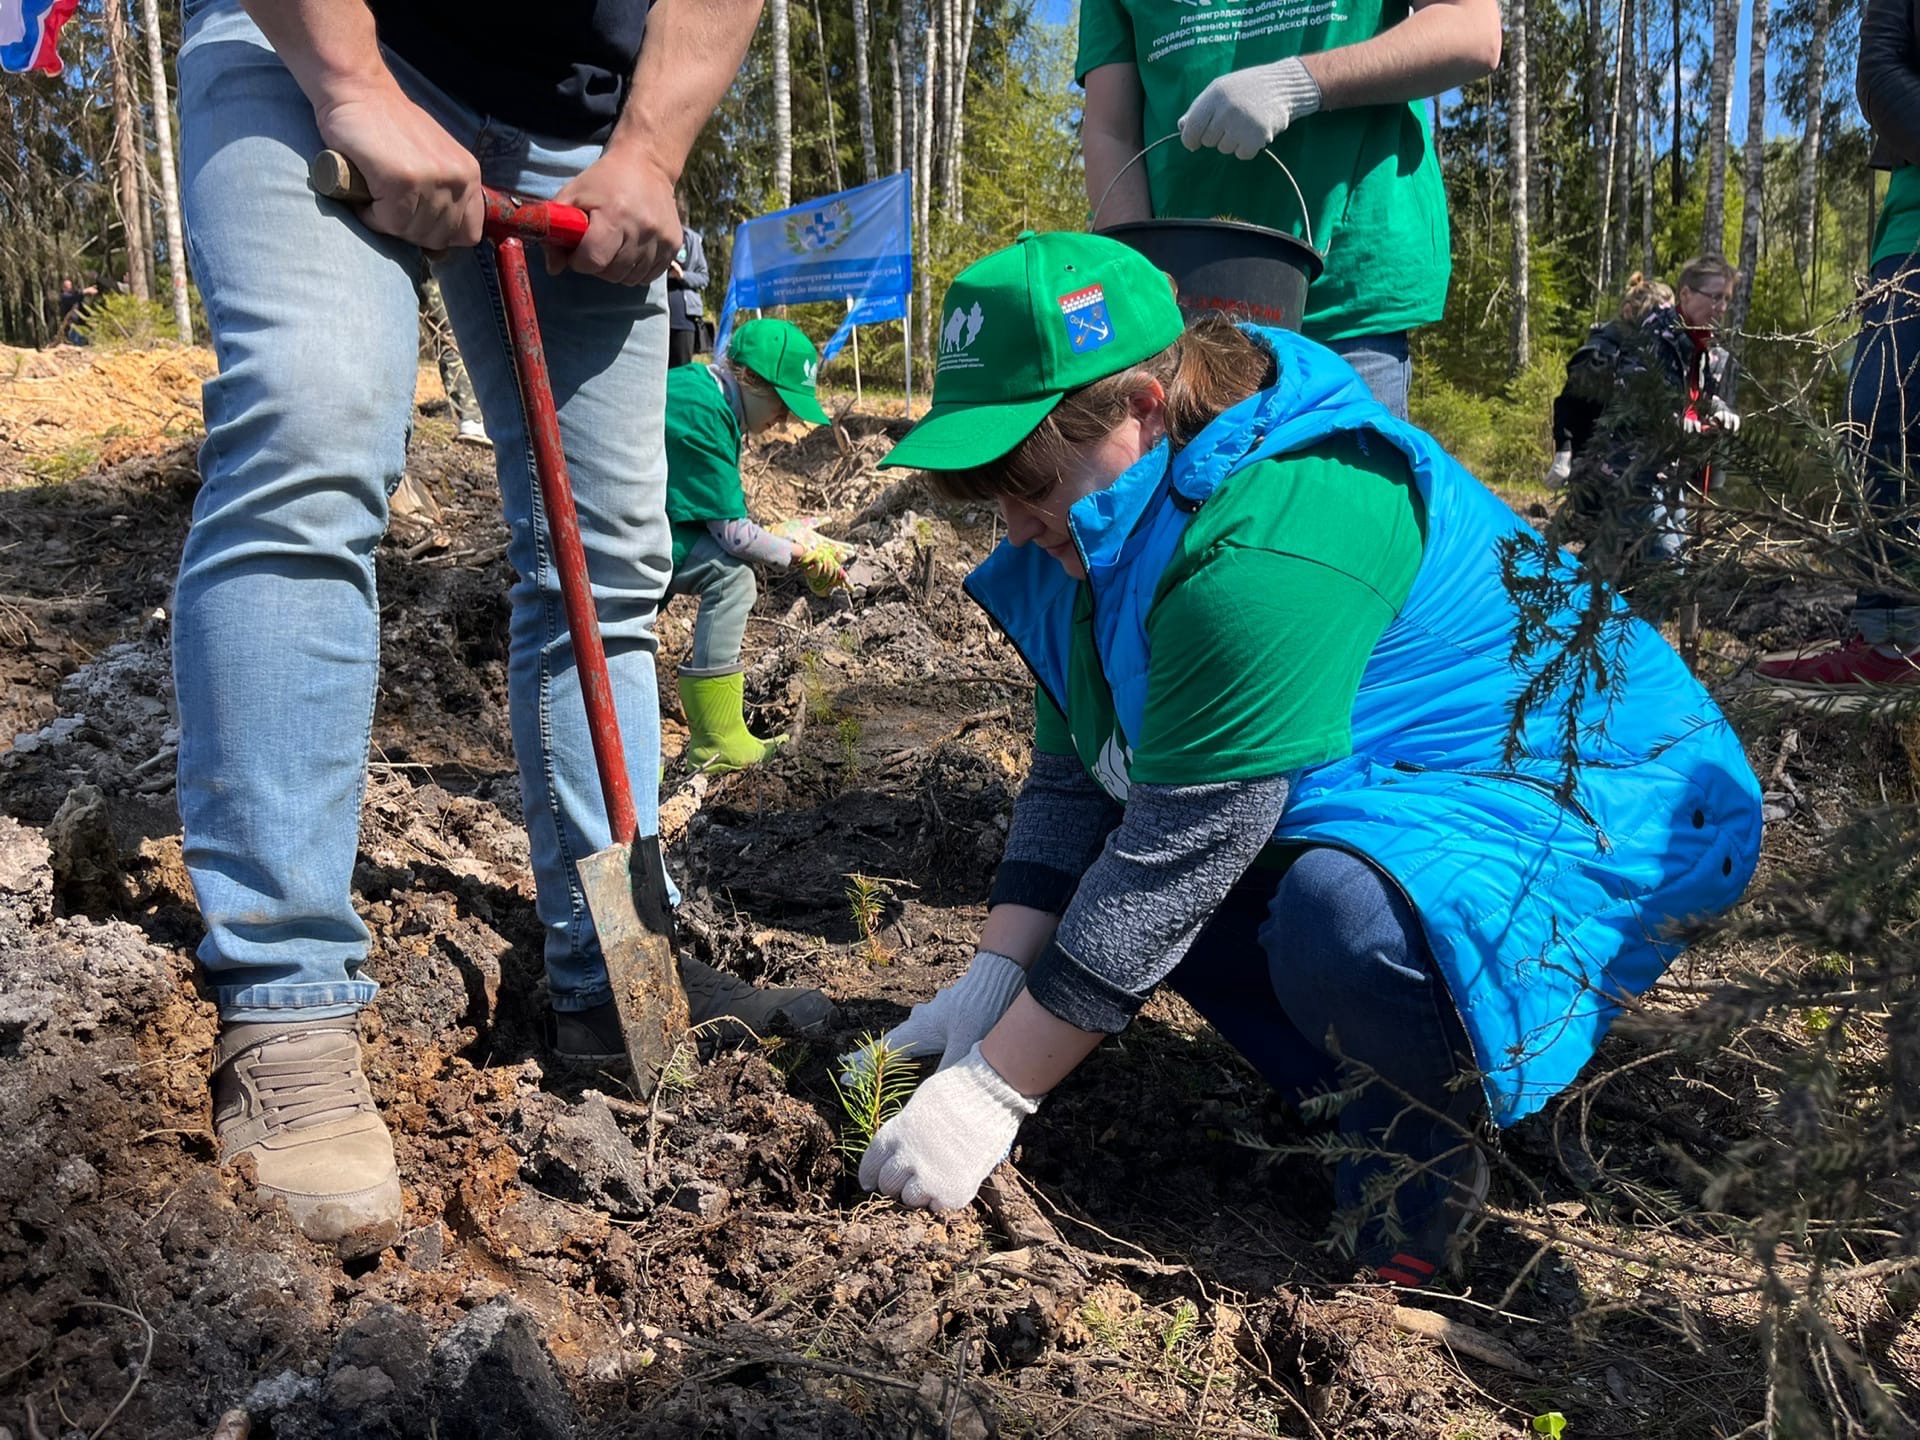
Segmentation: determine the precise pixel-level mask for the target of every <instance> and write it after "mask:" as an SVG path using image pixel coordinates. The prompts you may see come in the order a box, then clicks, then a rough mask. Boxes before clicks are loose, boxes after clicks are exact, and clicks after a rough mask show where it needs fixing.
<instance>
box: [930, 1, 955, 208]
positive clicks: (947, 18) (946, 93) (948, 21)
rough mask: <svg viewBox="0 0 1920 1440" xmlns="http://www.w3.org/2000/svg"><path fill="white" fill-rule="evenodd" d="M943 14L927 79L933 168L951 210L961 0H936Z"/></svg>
mask: <svg viewBox="0 0 1920 1440" xmlns="http://www.w3.org/2000/svg"><path fill="white" fill-rule="evenodd" d="M936 5H937V9H938V10H939V14H940V23H939V25H938V26H937V27H936V29H935V37H936V38H935V44H934V48H933V52H932V53H933V54H935V55H938V56H939V59H940V63H939V65H938V66H934V67H930V68H929V70H928V80H929V83H930V84H931V85H932V87H933V96H934V110H933V145H934V150H935V156H934V170H935V172H937V173H938V175H939V180H940V208H941V209H942V210H943V211H945V212H947V213H949V214H950V213H952V210H953V182H954V178H955V177H954V173H953V159H954V157H953V68H954V65H953V50H954V34H955V32H956V31H957V30H958V29H959V28H960V27H959V25H958V23H957V12H958V10H959V8H960V0H936Z"/></svg>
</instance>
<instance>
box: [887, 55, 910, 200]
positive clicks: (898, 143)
mask: <svg viewBox="0 0 1920 1440" xmlns="http://www.w3.org/2000/svg"><path fill="white" fill-rule="evenodd" d="M887 64H888V66H889V67H891V69H892V71H893V173H894V174H895V175H898V174H899V173H900V172H901V171H902V170H904V169H906V166H907V157H906V152H905V150H904V149H903V142H904V140H905V136H904V135H903V134H902V133H901V114H900V46H899V45H898V44H897V43H896V42H894V41H892V40H889V41H887Z"/></svg>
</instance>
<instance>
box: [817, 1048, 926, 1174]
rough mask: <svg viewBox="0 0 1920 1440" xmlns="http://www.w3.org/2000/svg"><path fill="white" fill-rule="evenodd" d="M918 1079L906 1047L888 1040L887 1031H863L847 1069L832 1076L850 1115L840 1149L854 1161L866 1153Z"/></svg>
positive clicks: (842, 1134) (897, 1112)
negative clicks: (877, 1032) (881, 1128)
mask: <svg viewBox="0 0 1920 1440" xmlns="http://www.w3.org/2000/svg"><path fill="white" fill-rule="evenodd" d="M919 1083H920V1077H919V1072H918V1071H917V1070H916V1069H915V1068H914V1064H913V1062H912V1061H911V1060H910V1059H908V1058H907V1052H906V1051H904V1050H896V1049H894V1048H893V1047H892V1046H891V1045H889V1044H887V1040H886V1037H885V1036H884V1035H872V1034H868V1035H862V1036H861V1037H860V1043H859V1044H858V1045H856V1046H855V1047H854V1050H853V1055H852V1057H851V1058H850V1060H849V1063H848V1064H847V1067H846V1069H845V1070H844V1071H843V1072H842V1073H841V1074H839V1075H836V1076H834V1077H833V1088H834V1091H835V1093H836V1094H838V1095H839V1097H840V1108H841V1110H842V1111H844V1112H845V1114H846V1117H847V1123H846V1125H845V1127H844V1128H843V1129H842V1130H841V1132H840V1149H841V1152H842V1153H843V1154H845V1155H847V1156H848V1157H850V1158H851V1159H853V1160H855V1161H857V1160H859V1158H860V1157H861V1156H862V1155H865V1154H866V1153H867V1147H868V1146H869V1145H871V1144H873V1137H874V1136H875V1135H878V1134H879V1133H880V1127H881V1126H882V1125H884V1124H886V1123H887V1121H889V1120H891V1119H892V1118H893V1117H894V1116H895V1115H897V1114H899V1113H900V1107H901V1106H903V1105H905V1104H906V1103H907V1097H908V1096H909V1095H911V1094H913V1087H914V1086H915V1085H917V1084H919Z"/></svg>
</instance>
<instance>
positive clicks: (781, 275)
mask: <svg viewBox="0 0 1920 1440" xmlns="http://www.w3.org/2000/svg"><path fill="white" fill-rule="evenodd" d="M912 194H913V186H912V182H911V180H909V178H908V175H907V173H906V172H904V171H903V172H902V173H900V174H898V175H889V176H888V177H887V178H886V179H884V180H876V181H874V182H873V183H872V184H871V185H862V186H860V187H859V188H857V189H854V190H843V191H841V192H840V193H839V194H838V195H828V196H826V197H825V198H823V199H820V200H809V201H808V202H807V203H806V204H804V205H796V206H794V207H793V208H792V209H791V210H776V211H775V212H774V213H773V214H771V215H762V216H761V217H760V218H759V219H758V220H749V221H747V222H746V223H745V224H743V225H741V226H740V228H739V229H737V230H735V231H734V232H733V262H732V270H731V273H730V274H729V275H728V277H727V298H726V303H725V304H724V305H723V306H722V307H721V311H720V333H719V335H718V336H717V337H716V338H715V340H714V342H713V348H714V352H715V353H716V354H719V353H723V352H724V351H725V350H726V346H727V336H728V335H730V334H731V333H732V331H733V321H734V316H735V314H736V313H737V312H739V311H741V310H767V309H771V308H773V307H774V306H776V305H799V304H803V303H805V302H806V301H809V300H848V299H851V300H852V301H853V308H852V310H850V311H849V312H848V313H847V319H846V323H845V324H843V325H841V327H840V328H839V329H838V330H836V331H835V332H834V334H833V338H832V339H830V340H828V341H827V343H826V346H825V347H824V348H823V349H822V351H821V359H823V360H831V359H832V358H833V357H834V356H835V355H836V354H838V353H839V350H840V347H841V346H842V345H844V344H846V341H847V336H848V335H849V334H850V333H851V332H852V330H853V327H854V326H855V325H869V324H872V323H873V322H874V321H877V320H897V319H899V318H900V317H901V316H902V315H904V314H905V313H906V305H907V297H908V295H910V294H911V293H912V292H913V205H912Z"/></svg>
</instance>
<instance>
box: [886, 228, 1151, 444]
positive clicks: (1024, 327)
mask: <svg viewBox="0 0 1920 1440" xmlns="http://www.w3.org/2000/svg"><path fill="white" fill-rule="evenodd" d="M934 320H935V322H936V323H937V324H938V327H939V334H938V336H937V341H938V350H939V355H938V359H937V361H936V363H935V365H934V371H933V408H932V409H930V410H928V411H927V413H926V415H925V417H924V418H923V419H922V420H921V421H920V423H919V424H918V425H916V426H914V427H913V429H912V430H911V431H909V432H908V433H907V436H906V438H905V439H903V440H902V441H901V442H900V443H899V444H898V445H896V446H894V447H893V451H892V453H891V454H889V455H888V456H887V458H886V459H884V460H882V461H881V462H880V463H881V464H882V465H885V466H899V465H911V466H914V467H915V468H917V469H921V470H970V469H972V468H973V467H974V466H976V465H985V464H988V463H989V462H991V461H994V460H998V459H999V458H1000V457H1001V456H1003V455H1005V454H1006V453H1007V452H1008V451H1010V450H1012V449H1013V448H1014V446H1016V445H1018V444H1019V443H1020V442H1021V441H1022V440H1024V439H1026V438H1027V436H1029V435H1031V434H1032V433H1033V431H1034V428H1035V427H1036V426H1037V425H1039V423H1040V422H1041V421H1042V420H1044V419H1046V418H1047V416H1048V415H1050V414H1052V413H1053V408H1054V406H1056V405H1058V404H1059V403H1060V400H1061V397H1062V396H1064V395H1065V394H1066V393H1067V392H1068V391H1069V390H1077V389H1079V388H1080V387H1081V386H1082V385H1089V384H1091V383H1093V382H1094V381H1095V380H1103V379H1105V378H1106V377H1107V376H1109V375H1116V374H1118V373H1119V372H1120V371H1122V370H1125V369H1126V368H1127V367H1128V366H1131V365H1137V364H1139V363H1140V362H1141V361H1142V360H1145V359H1147V358H1149V357H1150V356H1154V355H1158V354H1159V353H1160V352H1161V351H1162V350H1164V349H1166V348H1167V347H1168V346H1169V345H1171V344H1173V342H1174V341H1175V340H1178V339H1179V338H1180V333H1181V331H1182V330H1183V329H1184V328H1185V323H1186V322H1185V321H1184V320H1183V319H1182V318H1181V315H1180V307H1179V305H1178V304H1177V303H1175V301H1174V296H1173V282H1172V281H1171V280H1170V279H1169V278H1168V277H1167V275H1166V274H1165V273H1164V272H1163V271H1161V270H1158V269H1156V268H1155V267H1154V265H1153V262H1152V261H1150V260H1148V259H1147V258H1146V257H1145V256H1143V255H1142V254H1141V253H1140V252H1139V251H1137V250H1134V249H1132V248H1131V247H1129V246H1126V245H1123V244H1121V243H1120V242H1119V241H1118V240H1109V239H1107V238H1106V237H1104V236H1101V235H1080V234H1074V233H1070V232H1066V231H1055V232H1052V233H1049V234H1044V235H1040V234H1035V233H1034V232H1033V231H1031V230H1029V231H1028V232H1027V233H1026V234H1024V235H1022V236H1021V237H1020V238H1019V239H1018V240H1016V241H1015V242H1014V243H1013V244H1011V245H1009V246H1008V247H1007V248H1006V249H1004V250H996V251H994V253H993V254H991V255H989V256H987V257H986V258H985V259H984V260H978V261H975V262H974V263H973V264H972V265H969V266H968V267H967V268H966V269H965V270H962V271H961V272H960V274H959V275H958V276H956V277H955V278H954V282H953V285H952V286H951V288H949V289H948V291H947V295H946V300H945V302H944V303H943V304H942V305H941V307H940V311H939V313H938V314H937V315H935V316H934Z"/></svg>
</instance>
